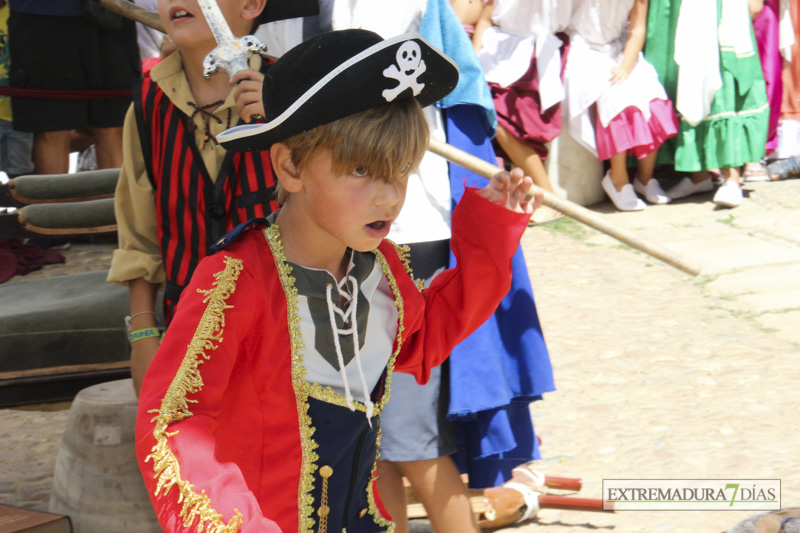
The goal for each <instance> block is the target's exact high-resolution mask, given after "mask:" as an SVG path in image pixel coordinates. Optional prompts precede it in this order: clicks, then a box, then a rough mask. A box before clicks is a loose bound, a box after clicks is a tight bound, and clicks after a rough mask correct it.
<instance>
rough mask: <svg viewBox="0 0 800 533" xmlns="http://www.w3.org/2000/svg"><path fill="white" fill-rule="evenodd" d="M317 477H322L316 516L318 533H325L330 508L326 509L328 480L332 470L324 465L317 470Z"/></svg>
mask: <svg viewBox="0 0 800 533" xmlns="http://www.w3.org/2000/svg"><path fill="white" fill-rule="evenodd" d="M319 475H320V476H322V498H321V501H320V505H319V509H318V510H317V514H318V515H319V530H318V531H319V533H326V532H327V531H328V515H329V514H330V512H331V508H330V507H328V478H329V477H331V476H332V475H333V468H331V467H329V466H327V465H325V466H323V467H322V468H320V469H319Z"/></svg>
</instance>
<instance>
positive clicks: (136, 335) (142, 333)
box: [130, 328, 161, 343]
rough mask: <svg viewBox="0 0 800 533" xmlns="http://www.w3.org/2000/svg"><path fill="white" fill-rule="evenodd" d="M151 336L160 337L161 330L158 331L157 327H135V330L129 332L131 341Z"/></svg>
mask: <svg viewBox="0 0 800 533" xmlns="http://www.w3.org/2000/svg"><path fill="white" fill-rule="evenodd" d="M151 337H156V338H158V337H161V332H160V331H158V328H144V329H137V330H136V331H131V334H130V338H131V343H134V342H136V341H140V340H142V339H149V338H151Z"/></svg>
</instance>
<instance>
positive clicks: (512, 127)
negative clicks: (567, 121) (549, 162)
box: [489, 33, 569, 159]
mask: <svg viewBox="0 0 800 533" xmlns="http://www.w3.org/2000/svg"><path fill="white" fill-rule="evenodd" d="M556 36H557V37H558V38H559V39H561V42H562V45H561V80H562V81H563V80H564V67H565V66H566V64H567V52H568V50H569V37H567V35H566V34H565V33H557V34H556ZM489 89H491V91H492V100H493V101H494V107H495V109H496V110H497V123H498V124H499V125H500V126H502V127H503V128H505V129H506V130H508V132H509V133H510V134H511V135H513V136H514V137H516V138H517V139H519V140H520V141H522V142H523V143H524V144H526V145H527V146H530V147H531V148H532V149H533V150H535V151H536V153H537V154H539V157H541V158H542V159H544V158H545V157H547V147H546V146H545V143H547V142H550V141H552V140H553V139H555V138H556V137H558V134H559V133H561V104H560V103H558V104H556V105H554V106H552V107H551V108H550V109H547V110H546V111H544V112H543V111H542V104H541V101H540V100H539V76H538V74H537V69H536V55H534V56H533V57H531V65H530V67H529V68H528V71H527V72H526V73H525V74H524V75H523V76H522V77H521V78H520V79H518V80H517V81H515V82H514V83H512V84H511V85H509V86H508V87H501V86H499V85H497V84H495V83H490V84H489ZM495 148H496V149H497V151H498V155H501V156H505V154H504V153H503V152H502V149H500V147H499V146H498V144H497V143H495ZM506 159H508V157H506Z"/></svg>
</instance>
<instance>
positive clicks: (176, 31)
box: [158, 0, 265, 51]
mask: <svg viewBox="0 0 800 533" xmlns="http://www.w3.org/2000/svg"><path fill="white" fill-rule="evenodd" d="M217 3H218V5H219V8H220V11H222V14H223V16H224V17H225V20H226V21H227V22H228V26H229V27H230V29H231V31H232V32H233V35H234V36H235V37H242V36H244V35H247V34H248V33H250V28H251V27H252V25H253V17H254V16H257V15H258V14H259V13H260V12H261V9H259V6H263V5H265V3H264V2H263V0H217ZM158 16H159V18H160V19H161V23H162V24H163V25H164V29H165V30H166V32H167V35H169V37H170V38H171V39H172V40H173V41H175V43H176V44H177V45H178V47H179V48H181V49H184V50H185V49H187V48H188V49H192V48H195V49H199V50H201V51H203V50H206V49H207V50H208V51H211V50H212V49H213V48H214V47H216V46H217V43H216V41H215V40H214V35H213V34H212V33H211V28H209V27H208V23H207V22H206V19H205V17H204V16H203V11H202V10H201V9H200V6H199V5H198V3H197V0H158Z"/></svg>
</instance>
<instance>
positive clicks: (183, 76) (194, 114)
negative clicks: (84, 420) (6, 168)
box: [108, 0, 318, 393]
mask: <svg viewBox="0 0 800 533" xmlns="http://www.w3.org/2000/svg"><path fill="white" fill-rule="evenodd" d="M218 3H219V5H220V8H221V10H222V12H223V14H224V15H225V17H226V20H227V22H228V25H229V26H230V28H231V31H232V32H233V34H234V35H235V36H236V37H241V36H244V35H247V34H250V33H252V32H253V31H254V30H255V29H256V28H257V27H258V26H259V25H260V24H261V23H264V22H271V21H274V20H280V19H285V18H292V17H298V16H305V15H310V14H314V13H315V12H316V10H318V7H317V6H316V2H315V1H314V0H268V1H267V0H218ZM158 14H159V18H160V19H161V22H162V24H163V25H164V28H165V29H166V32H167V35H168V37H169V38H170V40H171V41H172V43H173V44H174V45H175V46H177V51H176V52H174V53H172V54H170V55H168V56H166V57H164V58H163V59H162V60H161V61H160V62H159V63H158V64H156V65H155V66H154V67H153V68H152V69H151V70H150V71H149V72H147V73H145V75H144V77H143V79H142V81H141V83H140V84H139V85H138V86H137V87H136V88H135V90H134V97H133V104H132V105H131V107H130V109H129V110H128V113H127V115H126V117H125V123H124V126H123V128H124V131H123V166H122V169H121V172H120V178H119V182H118V185H117V190H116V195H115V211H116V218H117V224H118V228H119V230H118V231H119V249H118V250H116V251H115V253H114V257H113V259H112V263H111V270H110V272H109V275H108V281H109V282H114V283H119V284H123V285H127V286H128V287H129V290H130V306H131V314H130V317H129V318H128V319H127V320H126V321H127V323H128V326H129V329H130V334H131V374H132V377H133V383H134V388H135V389H136V391H137V393H138V390H139V387H140V385H141V380H142V377H143V376H144V373H145V371H146V370H147V367H148V365H149V364H150V361H151V360H152V358H153V356H154V355H155V352H156V350H157V349H158V344H159V339H160V333H159V330H158V329H157V328H156V326H157V320H156V312H155V306H156V296H157V292H158V289H159V287H160V286H161V285H162V284H164V317H165V321H166V323H167V325H169V322H170V320H171V319H172V316H173V314H174V312H175V306H176V304H177V302H178V298H179V297H180V294H181V292H182V291H183V288H184V287H185V286H186V284H187V283H188V282H189V280H190V278H191V276H192V273H193V272H194V269H195V268H196V267H197V264H198V262H199V261H200V259H202V258H203V257H204V256H206V255H207V253H208V250H209V247H210V246H211V245H212V244H213V243H214V242H216V241H217V240H218V239H219V238H220V237H221V236H222V235H223V234H225V233H226V232H228V231H230V230H231V229H232V228H233V227H234V226H236V225H238V224H240V223H242V222H244V221H247V220H249V219H251V218H254V217H263V216H266V215H267V214H269V213H270V212H271V211H272V210H274V209H275V208H276V207H277V205H278V204H277V202H276V201H275V198H274V187H275V179H274V177H273V174H272V169H271V167H270V162H269V157H268V154H259V153H254V154H249V153H248V154H234V153H228V152H227V151H226V150H225V149H224V148H223V147H222V146H220V145H219V143H218V142H217V140H216V136H217V135H218V134H219V133H220V132H222V131H223V130H225V129H228V128H230V127H232V126H235V125H236V124H237V123H239V122H240V113H241V115H242V116H241V120H243V121H245V122H249V121H250V118H251V117H250V113H251V111H250V110H249V108H248V107H246V105H245V104H246V100H247V98H246V93H247V91H248V90H249V89H250V88H253V89H254V90H259V91H260V81H261V78H262V77H263V72H265V71H266V70H267V68H268V64H267V63H268V62H267V61H266V60H265V59H262V57H260V56H258V55H253V56H252V57H251V58H250V67H251V68H250V69H248V70H243V71H240V72H238V73H237V74H236V75H235V76H233V77H232V78H230V79H229V77H228V74H227V73H226V72H224V71H223V72H218V73H216V74H214V75H213V76H211V77H210V78H209V79H206V78H205V77H204V76H203V60H204V59H205V57H206V55H207V54H208V53H209V52H211V50H213V49H214V48H215V47H216V45H217V43H216V41H215V40H214V36H213V35H212V33H211V30H210V28H209V26H208V24H207V23H206V21H205V18H204V17H203V14H202V12H201V10H200V8H199V6H198V5H197V3H196V2H194V1H169V0H159V2H158ZM234 84H239V87H238V89H236V90H234ZM243 94H244V96H243ZM237 97H238V99H237ZM237 105H242V107H243V108H242V109H237Z"/></svg>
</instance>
